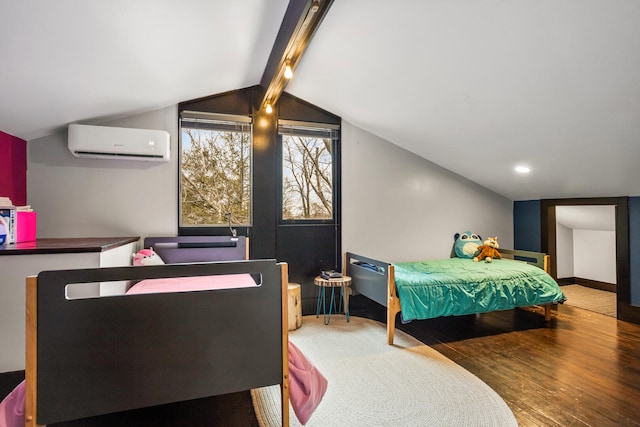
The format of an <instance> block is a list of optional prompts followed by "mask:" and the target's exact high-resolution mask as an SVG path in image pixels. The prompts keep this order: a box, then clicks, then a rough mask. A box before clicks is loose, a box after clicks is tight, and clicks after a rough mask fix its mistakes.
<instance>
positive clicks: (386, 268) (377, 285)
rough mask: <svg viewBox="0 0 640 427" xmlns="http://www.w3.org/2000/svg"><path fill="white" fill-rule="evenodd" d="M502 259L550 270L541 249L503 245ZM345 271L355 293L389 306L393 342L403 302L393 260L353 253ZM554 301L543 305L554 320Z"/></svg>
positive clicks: (347, 257) (348, 256)
mask: <svg viewBox="0 0 640 427" xmlns="http://www.w3.org/2000/svg"><path fill="white" fill-rule="evenodd" d="M500 254H501V255H502V257H503V258H506V259H514V260H518V261H524V262H526V263H528V264H531V265H535V266H536V267H539V268H541V269H543V270H544V271H546V272H547V273H548V272H549V255H546V254H543V253H540V252H531V251H520V250H512V249H503V248H500ZM358 262H364V263H367V264H370V265H372V266H374V267H375V268H376V269H377V271H373V270H372V269H370V268H366V267H362V266H360V265H358V264H357V263H358ZM343 265H344V266H345V267H344V269H345V274H346V275H347V276H350V277H351V280H352V282H351V288H352V289H353V291H355V292H356V293H359V294H362V295H364V296H365V297H367V298H369V299H371V300H373V301H375V302H377V303H378V304H381V305H383V306H384V307H386V308H387V344H389V345H392V344H393V338H394V333H395V327H396V315H397V314H398V313H400V310H401V305H400V298H399V297H398V293H397V289H396V282H395V277H394V266H393V264H392V263H389V262H384V261H379V260H376V259H373V258H368V257H365V256H362V255H357V254H354V253H352V252H346V253H345V256H344V263H343ZM554 305H555V304H544V305H543V306H542V307H543V308H544V318H545V320H550V319H551V309H552V306H554Z"/></svg>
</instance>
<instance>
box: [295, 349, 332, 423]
mask: <svg viewBox="0 0 640 427" xmlns="http://www.w3.org/2000/svg"><path fill="white" fill-rule="evenodd" d="M326 391H327V379H326V378H325V377H324V376H323V375H322V374H321V373H320V371H318V369H317V368H316V367H315V366H313V364H312V363H311V362H310V361H309V360H308V359H307V358H306V356H305V355H304V354H303V353H302V352H301V351H300V349H298V347H296V346H295V345H294V344H293V343H292V342H291V341H289V399H290V400H291V406H292V407H293V411H294V412H295V413H296V417H298V421H300V424H302V425H305V424H306V423H307V421H309V418H311V415H312V414H313V411H315V410H316V408H317V407H318V405H319V404H320V402H321V401H322V398H323V397H324V393H325V392H326Z"/></svg>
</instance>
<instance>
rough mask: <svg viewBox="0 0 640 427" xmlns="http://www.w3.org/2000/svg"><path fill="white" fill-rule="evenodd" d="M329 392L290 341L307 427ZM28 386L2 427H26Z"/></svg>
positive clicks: (294, 399) (293, 380) (2, 407)
mask: <svg viewBox="0 0 640 427" xmlns="http://www.w3.org/2000/svg"><path fill="white" fill-rule="evenodd" d="M326 390H327V380H326V378H325V377H324V376H323V375H322V374H321V373H320V371H318V369H316V367H315V366H313V364H312V363H311V362H310V361H309V360H308V359H307V358H306V357H305V355H304V354H303V353H302V352H301V351H300V350H299V349H298V347H296V346H295V345H294V344H293V343H292V342H291V341H289V398H290V400H291V406H292V407H293V411H294V412H295V414H296V417H297V418H298V421H300V424H302V425H304V424H306V423H307V421H309V418H310V417H311V414H313V411H315V409H316V408H317V407H318V405H319V404H320V401H322V398H323V396H324V393H325V392H326ZM24 404H25V382H24V381H22V382H21V383H20V384H19V385H18V386H17V387H16V388H15V389H14V390H13V391H12V392H11V393H10V394H9V395H8V396H7V397H6V398H5V399H4V400H3V401H2V402H1V403H0V427H23V426H24Z"/></svg>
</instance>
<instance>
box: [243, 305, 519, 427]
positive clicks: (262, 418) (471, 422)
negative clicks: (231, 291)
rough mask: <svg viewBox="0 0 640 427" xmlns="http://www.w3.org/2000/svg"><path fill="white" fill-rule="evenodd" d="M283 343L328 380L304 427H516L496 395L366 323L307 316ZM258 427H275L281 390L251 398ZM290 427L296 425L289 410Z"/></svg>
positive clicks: (427, 351)
mask: <svg viewBox="0 0 640 427" xmlns="http://www.w3.org/2000/svg"><path fill="white" fill-rule="evenodd" d="M289 339H290V340H291V341H292V342H293V343H294V344H295V345H296V346H298V348H300V350H302V352H303V353H304V354H305V355H306V356H307V358H308V359H309V360H310V361H311V362H312V363H313V364H314V365H315V366H316V367H317V368H318V369H319V370H320V372H321V373H322V374H323V375H324V376H325V377H326V378H327V380H328V381H329V385H328V388H327V392H326V394H325V396H324V398H323V400H322V402H321V403H320V405H319V406H318V408H317V409H316V411H315V412H314V414H313V415H312V416H311V419H310V420H309V421H308V422H307V424H306V425H307V426H311V427H314V426H320V427H328V426H352V427H353V426H363V427H364V426H366V427H371V426H394V427H397V426H448V427H451V426H517V425H518V424H517V422H516V419H515V417H514V415H513V413H512V412H511V410H510V409H509V407H508V406H507V404H506V403H505V402H504V400H502V398H501V397H500V396H498V394H497V393H496V392H495V391H493V390H492V389H491V388H490V387H489V386H488V385H486V384H485V383H484V382H482V381H481V380H480V379H479V378H478V377H476V376H475V375H473V374H471V373H470V372H468V371H467V370H465V369H464V368H462V367H461V366H459V365H457V364H455V363H454V362H452V361H451V360H449V359H447V358H446V357H444V356H443V355H442V354H440V353H438V352H437V351H435V350H433V349H432V348H430V347H429V346H426V345H424V344H422V343H421V342H420V341H418V340H416V339H415V338H413V337H411V336H409V335H407V334H405V333H403V332H402V331H399V330H396V334H395V344H394V345H393V346H389V345H387V344H386V342H387V337H386V326H385V325H383V324H381V323H379V322H376V321H374V320H370V319H364V318H360V317H353V316H352V317H351V321H350V322H348V323H347V322H346V320H345V317H344V316H339V315H337V316H332V317H331V322H330V323H329V325H324V324H323V319H322V316H320V317H319V318H318V319H316V317H315V316H305V317H304V318H303V320H302V327H301V328H299V329H297V330H295V331H291V332H290V333H289ZM251 396H252V398H253V406H254V408H255V411H256V415H257V418H258V422H259V424H260V425H261V426H262V427H276V426H280V387H279V386H271V387H264V388H260V389H255V390H252V391H251ZM290 419H291V425H292V426H300V423H299V422H298V420H297V419H296V416H295V413H294V412H293V410H290Z"/></svg>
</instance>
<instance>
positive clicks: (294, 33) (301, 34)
mask: <svg viewBox="0 0 640 427" xmlns="http://www.w3.org/2000/svg"><path fill="white" fill-rule="evenodd" d="M332 3H333V0H290V2H289V6H287V11H286V12H285V15H284V18H283V19H282V24H281V25H280V30H278V36H277V37H276V41H275V43H274V44H273V48H272V49H271V54H270V55H269V60H268V61H267V65H266V67H265V70H264V73H263V74H262V79H261V80H260V85H261V86H262V87H264V88H266V91H265V94H264V96H263V98H262V102H261V103H260V109H266V107H267V104H270V105H271V106H274V105H275V104H276V102H278V99H279V98H280V95H281V94H282V92H284V88H285V86H286V85H287V81H288V79H287V78H285V76H284V71H285V68H286V65H287V62H288V63H289V66H290V67H291V69H292V70H294V71H295V69H296V66H297V65H298V63H299V62H300V59H301V58H302V55H303V54H304V52H305V50H306V49H307V47H308V46H309V43H310V42H311V39H312V37H313V35H314V34H315V32H316V30H317V29H318V27H319V26H320V23H321V22H322V19H323V18H324V17H325V15H326V14H327V11H328V10H329V8H330V7H331V4H332Z"/></svg>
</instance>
